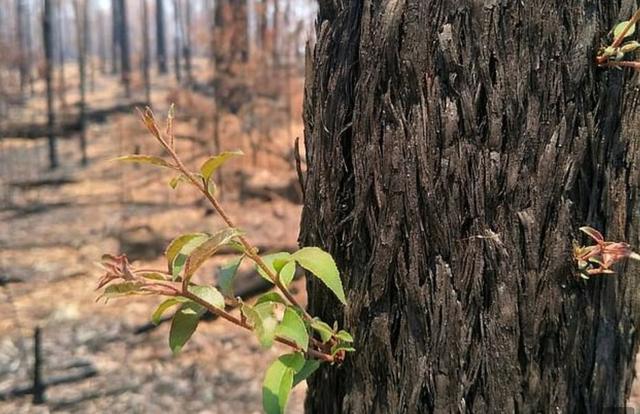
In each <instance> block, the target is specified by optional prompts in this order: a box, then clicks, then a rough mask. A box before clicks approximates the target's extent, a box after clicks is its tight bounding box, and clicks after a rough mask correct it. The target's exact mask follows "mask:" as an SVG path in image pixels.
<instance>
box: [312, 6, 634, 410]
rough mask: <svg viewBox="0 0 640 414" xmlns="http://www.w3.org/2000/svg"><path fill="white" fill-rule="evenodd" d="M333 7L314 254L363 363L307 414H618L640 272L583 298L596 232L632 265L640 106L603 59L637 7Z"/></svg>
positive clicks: (324, 30)
mask: <svg viewBox="0 0 640 414" xmlns="http://www.w3.org/2000/svg"><path fill="white" fill-rule="evenodd" d="M619 4H620V3H617V2H607V3H606V4H605V3H601V4H599V5H598V6H594V4H593V3H592V2H588V1H585V0H572V1H569V2H564V3H558V2H555V1H550V0H530V1H525V2H502V3H499V4H498V3H495V2H494V3H492V2H485V3H483V4H479V3H474V2H462V1H450V2H439V1H430V0H408V1H405V2H365V3H364V4H362V3H361V2H333V1H320V3H319V14H318V20H317V28H316V35H317V43H316V46H315V48H314V50H313V53H312V54H310V55H309V62H308V71H307V73H308V76H307V79H306V98H305V108H304V117H305V128H306V131H305V140H306V146H307V152H306V154H307V162H308V175H307V177H306V180H305V192H304V194H305V207H304V212H303V218H302V229H303V230H302V232H301V235H300V241H301V243H302V244H303V245H319V246H322V247H323V248H326V249H328V250H329V251H330V252H331V254H333V256H334V257H335V258H336V259H337V261H338V264H339V267H340V268H341V270H342V272H344V276H345V279H346V288H347V290H348V293H347V296H348V302H349V306H348V307H347V308H342V307H341V306H338V305H339V304H338V303H337V301H336V300H335V299H334V298H333V297H332V295H331V293H330V292H329V291H327V290H326V289H325V288H324V287H322V286H320V285H319V284H318V283H316V282H315V281H314V280H313V279H309V281H308V289H309V307H310V311H311V313H313V314H314V315H319V316H320V317H322V318H323V319H324V320H331V319H337V320H339V321H340V322H345V323H346V326H347V329H349V330H350V331H351V332H353V333H354V334H355V335H354V336H355V338H356V344H355V348H356V349H357V352H356V353H355V354H354V355H352V356H350V357H349V358H348V359H347V362H346V363H345V365H344V366H343V367H342V368H339V369H336V367H325V368H322V369H321V370H320V371H319V372H317V373H316V374H315V375H314V377H313V379H312V380H311V382H310V393H309V395H308V397H307V404H306V405H307V410H308V412H310V413H340V412H343V413H356V414H357V413H389V412H394V413H395V412H408V413H412V412H478V413H480V412H566V413H578V412H585V413H586V412H594V413H595V412H603V409H604V408H605V407H612V406H621V405H623V404H624V402H625V398H626V395H627V394H628V392H629V388H630V385H631V381H632V378H633V375H632V368H633V363H634V356H635V351H636V348H637V335H636V332H637V331H638V328H639V326H638V321H639V320H640V319H638V311H639V310H640V309H639V305H640V302H639V301H638V300H637V294H636V292H637V290H638V287H639V284H640V279H638V277H637V276H638V275H637V268H635V267H633V268H632V271H630V272H629V273H628V274H626V275H625V274H624V269H622V268H620V269H618V270H619V271H620V272H619V274H617V275H613V276H610V277H594V278H592V279H591V280H588V281H584V280H581V279H579V278H578V277H577V276H576V274H575V263H574V262H573V260H572V253H571V251H572V249H571V242H572V240H573V239H580V238H581V236H580V234H579V232H578V228H579V227H580V226H583V225H591V226H594V227H597V228H599V229H600V230H603V231H604V233H605V234H606V236H607V239H611V240H626V241H628V242H630V243H631V244H633V245H634V246H638V244H639V240H638V228H639V227H638V224H640V223H639V222H638V221H639V218H640V217H639V215H638V214H637V211H638V182H639V178H640V176H639V174H640V170H639V169H638V168H637V164H638V161H639V160H638V150H637V142H638V140H639V139H640V134H639V133H638V121H639V120H640V119H639V118H638V115H637V113H638V111H637V105H636V103H637V100H638V97H639V95H638V91H637V90H636V89H635V88H633V87H630V86H631V84H630V83H629V80H630V78H631V76H632V74H631V73H629V72H623V71H618V70H606V69H599V68H597V67H596V66H595V65H594V54H595V50H596V48H597V46H598V45H599V44H600V42H601V39H603V38H604V37H605V36H606V35H607V33H608V32H609V30H610V29H611V27H613V25H614V24H615V23H616V22H619V21H622V20H627V19H628V18H629V17H630V16H631V14H632V13H633V12H634V11H635V8H636V7H637V6H636V3H635V2H622V4H623V5H624V7H619Z"/></svg>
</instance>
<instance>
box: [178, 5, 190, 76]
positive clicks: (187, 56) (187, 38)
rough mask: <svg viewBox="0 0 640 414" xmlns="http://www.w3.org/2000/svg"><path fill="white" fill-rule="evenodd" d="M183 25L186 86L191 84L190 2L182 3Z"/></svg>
mask: <svg viewBox="0 0 640 414" xmlns="http://www.w3.org/2000/svg"><path fill="white" fill-rule="evenodd" d="M184 6H185V9H184V14H185V17H184V23H182V24H181V26H180V27H181V28H182V30H181V31H182V39H183V45H182V55H183V57H184V71H185V74H186V77H187V85H191V84H193V73H192V70H191V2H190V1H186V2H185V3H184Z"/></svg>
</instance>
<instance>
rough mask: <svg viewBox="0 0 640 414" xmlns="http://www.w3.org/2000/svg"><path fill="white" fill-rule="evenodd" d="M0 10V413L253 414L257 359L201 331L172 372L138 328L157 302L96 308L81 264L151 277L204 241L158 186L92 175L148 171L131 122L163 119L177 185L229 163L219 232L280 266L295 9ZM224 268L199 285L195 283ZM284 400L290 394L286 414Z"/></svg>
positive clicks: (176, 2)
mask: <svg viewBox="0 0 640 414" xmlns="http://www.w3.org/2000/svg"><path fill="white" fill-rule="evenodd" d="M0 6H1V7H0V50H1V51H2V52H1V53H2V56H1V57H0V298H1V299H0V314H2V315H3V317H2V318H0V412H3V413H4V412H7V413H8V412H11V413H16V412H50V411H56V412H160V411H161V410H164V411H165V412H176V411H181V412H203V413H204V412H207V413H227V412H231V411H234V412H237V413H251V412H259V411H260V407H261V380H262V378H261V376H262V373H263V372H264V369H265V367H266V366H267V365H268V364H269V362H270V361H271V360H272V359H273V358H274V356H275V355H276V354H277V353H276V351H275V350H273V351H264V350H262V349H260V347H259V344H258V343H257V341H255V340H254V339H253V337H252V336H251V334H250V333H249V332H242V331H239V330H236V329H229V327H228V326H227V325H225V324H221V323H217V322H215V321H211V322H209V323H203V324H201V326H200V328H199V330H198V332H197V333H196V335H195V336H194V338H193V339H192V340H191V341H190V343H189V344H188V345H187V346H186V347H185V349H184V350H183V352H182V353H181V354H180V355H178V356H172V354H171V351H170V350H169V347H168V344H167V336H168V335H167V332H168V326H167V325H168V324H167V323H162V324H160V325H159V326H158V327H155V326H154V325H152V324H150V313H151V312H152V311H153V309H154V308H155V306H156V305H157V303H158V301H159V300H158V299H157V298H155V299H154V298H142V299H140V298H135V299H131V300H127V299H120V300H114V301H111V302H109V303H108V304H106V305H105V304H104V303H102V302H100V303H96V301H95V299H96V296H97V292H96V291H95V290H94V289H95V286H96V281H97V279H98V277H99V275H100V269H98V268H97V267H96V266H95V265H94V262H96V261H98V260H99V259H100V256H101V255H102V254H103V253H106V252H108V253H113V254H116V253H119V252H126V253H127V254H128V255H129V257H130V259H131V260H133V261H138V262H139V263H143V264H145V265H146V264H148V265H149V266H154V267H157V266H162V265H163V261H162V255H163V251H164V247H165V245H166V244H167V243H168V242H169V241H170V240H171V239H172V237H173V236H175V235H177V234H178V233H180V232H187V231H213V230H214V229H216V228H218V227H221V225H222V224H221V220H220V218H219V217H217V216H216V215H215V214H213V212H212V211H210V210H207V208H206V205H205V204H204V203H203V202H202V201H201V200H200V199H199V197H198V196H197V194H195V192H194V191H192V190H191V189H189V188H187V186H185V187H184V188H178V189H175V190H173V189H171V188H170V187H169V185H168V182H169V180H170V178H171V177H170V176H167V175H166V173H164V172H162V171H159V170H157V169H154V168H150V167H144V166H135V165H130V164H127V165H124V164H120V163H114V162H111V161H110V160H111V159H112V158H114V157H117V156H119V155H123V154H130V153H139V154H149V155H160V154H161V150H160V148H159V146H158V145H157V144H156V142H155V141H154V140H153V139H152V138H151V137H150V136H149V135H148V133H147V132H146V129H145V128H144V126H143V124H142V123H141V121H140V120H139V118H138V116H137V114H136V111H135V108H136V107H144V106H145V105H149V106H150V107H152V108H153V110H154V112H155V113H156V116H157V117H158V118H159V119H164V116H165V115H166V113H167V111H168V108H169V106H170V104H171V103H175V105H176V118H175V133H176V137H177V140H178V141H177V142H178V144H177V148H178V151H179V153H180V154H181V156H182V157H183V159H184V160H185V162H186V163H188V164H189V165H191V166H193V167H197V166H199V165H200V163H201V161H202V160H204V159H206V158H207V156H208V155H210V154H214V153H218V152H220V151H224V150H234V149H241V150H243V151H244V152H245V154H246V156H245V157H243V158H240V159H237V160H234V161H233V162H230V163H229V164H228V165H227V166H225V168H223V169H222V172H221V173H220V175H219V176H218V177H217V179H218V185H219V191H220V197H221V198H222V201H223V203H224V204H225V205H226V206H227V208H228V210H229V211H230V212H231V214H232V215H233V216H234V219H235V220H236V221H237V222H238V224H239V226H240V227H242V228H243V229H245V230H246V231H247V232H248V233H249V234H250V235H251V238H252V240H253V241H254V242H255V244H256V245H258V246H259V247H260V249H261V250H262V251H263V252H268V251H272V250H293V249H295V248H296V246H297V243H296V238H297V234H298V225H299V215H300V209H301V207H300V203H301V190H300V187H299V184H298V175H297V172H296V158H297V157H296V155H297V154H298V151H296V149H295V138H296V137H297V136H300V135H301V134H302V120H301V108H302V100H303V84H304V60H305V57H304V54H305V44H306V43H307V42H309V41H310V42H312V41H313V39H312V35H313V23H314V22H313V19H314V15H315V5H314V3H313V2H312V1H307V0H295V1H294V0H0ZM302 158H303V159H304V157H302ZM298 166H299V167H300V168H304V167H303V166H300V165H298ZM224 260H225V258H224V256H223V257H221V259H220V261H219V262H215V261H214V262H213V263H212V264H211V266H210V267H209V268H207V269H206V271H205V272H204V274H205V275H208V276H204V277H205V278H206V277H209V278H210V282H211V283H215V274H216V267H217V266H218V265H220V264H221V263H223V262H224ZM251 274H252V269H250V268H243V269H241V274H240V278H239V280H238V284H237V286H236V289H237V291H238V292H239V293H241V295H242V296H243V297H244V298H247V300H249V298H251V297H252V296H255V294H256V292H260V291H262V290H264V289H266V288H267V287H266V286H264V285H262V284H261V283H260V282H259V281H257V282H256V280H255V279H253V278H252V277H251ZM205 282H206V280H205ZM295 283H296V284H294V290H296V289H297V291H298V293H297V294H298V296H300V299H301V300H302V301H304V286H303V285H302V284H301V283H302V282H301V281H297V282H295ZM210 319H211V318H210ZM247 343H248V344H249V346H247V345H246V344H247ZM303 399H304V388H303V387H299V388H297V389H296V390H295V391H294V393H293V395H292V399H291V401H290V404H289V411H290V412H300V411H301V410H302V408H301V407H302V402H303Z"/></svg>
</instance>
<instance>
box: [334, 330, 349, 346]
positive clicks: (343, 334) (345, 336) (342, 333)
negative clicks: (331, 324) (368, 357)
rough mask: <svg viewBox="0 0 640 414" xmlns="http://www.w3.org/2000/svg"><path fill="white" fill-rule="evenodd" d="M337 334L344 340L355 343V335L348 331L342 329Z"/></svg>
mask: <svg viewBox="0 0 640 414" xmlns="http://www.w3.org/2000/svg"><path fill="white" fill-rule="evenodd" d="M336 336H337V337H338V339H340V340H341V341H343V342H348V343H353V336H351V334H350V333H349V332H347V331H340V332H338V333H337V335H336Z"/></svg>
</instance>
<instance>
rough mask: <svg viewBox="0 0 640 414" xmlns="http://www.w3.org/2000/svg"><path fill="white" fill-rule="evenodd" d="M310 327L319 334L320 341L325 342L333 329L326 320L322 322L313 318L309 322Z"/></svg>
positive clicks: (330, 336)
mask: <svg viewBox="0 0 640 414" xmlns="http://www.w3.org/2000/svg"><path fill="white" fill-rule="evenodd" d="M311 327H312V328H313V329H314V330H315V331H317V332H318V333H319V334H320V338H321V339H322V343H325V342H327V341H328V340H330V339H331V338H333V335H334V332H333V329H331V327H330V326H329V325H328V324H327V323H326V322H323V321H321V320H319V319H314V320H313V322H311Z"/></svg>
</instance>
